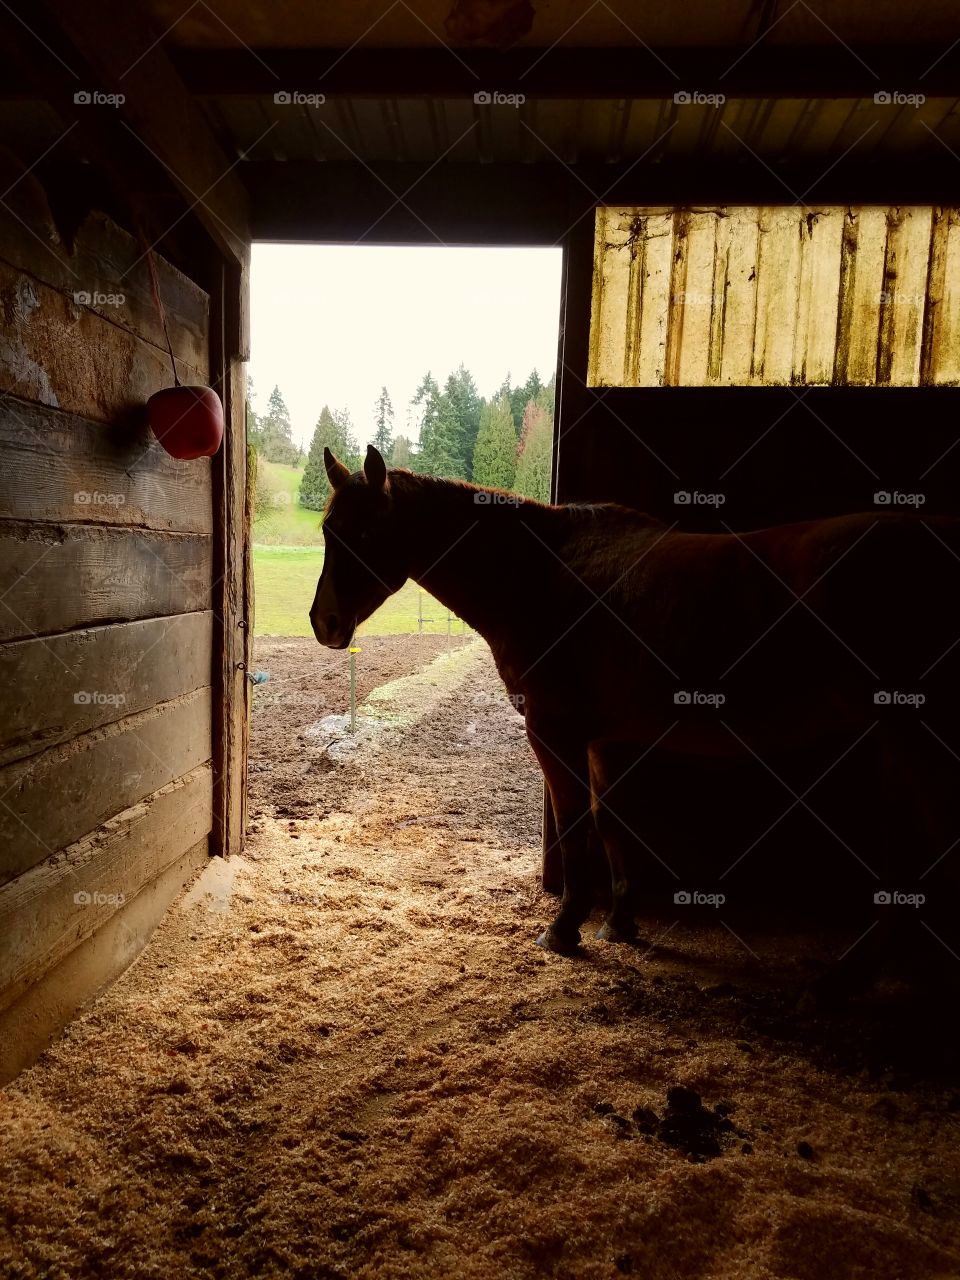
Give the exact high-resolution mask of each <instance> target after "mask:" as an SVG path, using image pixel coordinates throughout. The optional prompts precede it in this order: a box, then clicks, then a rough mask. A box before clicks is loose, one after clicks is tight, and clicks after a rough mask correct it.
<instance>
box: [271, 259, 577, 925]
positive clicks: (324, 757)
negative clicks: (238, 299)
mask: <svg viewBox="0 0 960 1280" xmlns="http://www.w3.org/2000/svg"><path fill="white" fill-rule="evenodd" d="M561 259H562V254H561V251H560V250H558V249H546V248H475V247H474V248H446V247H442V246H437V247H417V248H409V247H408V248H403V247H382V246H377V247H372V246H317V245H257V246H255V248H254V252H253V262H252V277H251V320H252V349H253V357H252V360H251V363H250V365H249V375H250V379H249V385H248V411H247V412H248V421H247V430H248V439H249V440H250V441H251V442H252V444H253V446H254V449H255V453H256V457H255V471H256V484H255V495H256V496H255V501H254V517H253V523H252V542H253V564H254V580H255V626H254V670H253V678H254V680H255V681H256V682H257V683H255V686H254V689H253V696H252V725H251V747H250V773H249V777H250V788H249V813H250V821H251V837H252V846H251V847H252V851H253V852H256V850H257V848H258V847H260V846H262V847H278V846H276V845H274V842H273V840H271V839H269V838H268V837H269V836H270V835H271V833H273V835H274V836H275V837H276V838H277V839H278V840H279V841H280V844H281V846H282V845H284V844H286V841H287V838H288V837H290V836H295V837H296V838H297V839H298V840H300V841H301V842H302V843H301V845H300V846H298V848H299V850H300V851H301V852H304V853H305V852H307V849H308V847H309V848H310V849H313V850H315V851H317V852H320V853H324V852H329V845H330V842H331V841H334V842H335V843H337V844H339V845H340V846H343V845H344V843H346V845H347V846H348V847H349V846H351V845H352V844H353V843H354V841H353V839H352V837H354V836H357V837H358V840H357V843H358V844H360V845H363V844H366V843H368V839H367V837H369V835H370V833H371V831H376V832H377V833H378V835H377V839H378V840H379V842H380V846H381V847H382V848H385V849H387V850H388V853H387V855H386V856H387V860H388V862H389V860H390V853H389V851H393V852H394V853H397V852H398V851H401V850H402V851H405V854H404V856H405V857H406V862H405V865H406V866H407V867H408V868H409V867H410V866H415V867H418V868H419V870H414V871H413V872H411V874H412V875H413V876H414V878H416V877H417V876H419V877H420V879H421V881H422V880H423V878H424V877H428V878H429V877H430V876H432V877H433V878H434V879H435V880H436V881H438V882H439V881H444V882H446V883H448V884H449V881H450V875H449V874H448V873H449V872H451V871H452V872H459V873H464V872H465V871H467V869H468V868H471V867H475V866H476V865H479V864H482V863H483V861H484V859H485V858H486V859H487V862H488V870H487V873H486V875H485V876H484V877H483V878H484V880H486V879H487V877H489V879H490V884H491V885H493V884H496V885H497V886H498V887H499V888H500V889H502V887H503V885H504V883H505V882H504V879H503V876H504V870H505V868H504V865H503V863H504V861H506V862H514V864H515V869H516V870H517V871H518V872H519V870H520V865H521V864H522V866H523V867H524V868H525V871H529V875H530V878H531V879H535V878H536V876H537V871H538V864H539V857H540V848H541V818H542V802H541V796H542V784H541V775H540V772H539V769H538V767H537V765H536V762H535V760H534V758H533V755H532V753H531V752H530V750H529V747H528V745H527V742H526V738H525V736H524V733H523V719H522V716H521V715H519V714H518V712H517V710H516V709H515V708H514V707H512V706H511V705H510V703H509V701H508V699H507V697H506V694H505V692H504V690H503V687H502V684H501V682H500V680H499V677H498V675H497V671H496V668H495V666H494V664H493V660H492V657H491V655H490V653H489V650H488V649H487V647H486V645H485V644H484V642H483V641H482V640H481V639H480V637H479V636H477V635H476V634H474V633H473V632H472V631H471V630H470V628H469V627H468V626H467V625H466V624H465V623H464V622H463V620H462V619H460V618H458V617H456V616H455V615H454V614H452V613H451V612H450V611H449V610H447V609H446V608H445V607H444V606H442V605H441V604H440V603H439V601H437V600H435V599H433V598H432V597H431V596H429V595H428V594H427V593H426V592H425V591H423V590H421V589H420V588H419V587H418V586H417V584H416V583H414V582H413V581H408V582H407V583H406V584H405V586H404V587H403V588H401V590H400V591H398V592H397V593H396V594H394V595H392V596H391V597H390V598H389V599H388V600H387V601H386V602H385V603H384V604H383V605H382V606H381V608H379V609H378V610H377V611H376V613H374V615H373V616H372V617H370V618H369V619H367V621H366V622H365V623H363V624H362V625H361V627H360V628H359V629H358V633H357V635H356V637H355V640H354V643H353V645H352V646H351V649H350V651H349V652H335V651H331V650H328V649H325V648H323V647H322V646H320V645H319V644H318V643H317V642H316V640H315V638H314V636H313V633H312V630H311V626H310V621H309V616H308V615H309V610H310V605H311V602H312V599H313V595H314V591H315V589H316V585H317V580H318V578H319V576H320V573H321V571H322V567H323V557H324V549H323V534H322V531H321V521H322V514H323V508H324V506H325V504H326V501H327V498H328V496H329V483H328V480H327V477H326V473H325V470H324V466H323V456H322V455H323V446H324V445H327V446H328V447H330V448H331V449H332V450H333V451H334V452H335V453H336V454H337V456H338V457H340V458H341V459H342V460H343V461H344V462H345V463H346V464H347V466H348V467H349V468H350V470H351V471H355V470H358V469H359V468H360V465H361V461H362V457H363V454H364V453H365V450H366V446H367V445H368V444H374V445H375V446H376V447H378V448H379V450H380V451H381V453H382V454H383V455H384V458H385V460H386V462H387V463H388V465H390V466H394V467H406V468H409V469H411V470H413V471H416V472H420V473H423V474H432V475H440V476H445V477H449V478H453V479H462V480H468V481H473V482H475V483H477V484H483V485H489V486H492V487H495V488H498V489H504V490H507V491H510V492H516V493H519V494H521V495H523V496H525V497H527V498H533V499H539V500H544V501H546V500H549V497H550V485H551V457H552V445H553V422H554V408H555V382H556V377H555V365H556V353H557V346H558V329H559V311H560V281H561ZM361 828H362V829H363V832H364V835H363V838H360V832H361ZM286 848H287V851H288V852H289V848H290V846H289V845H286ZM411 853H412V854H414V855H415V856H414V858H413V862H412V863H411V861H410V858H409V857H408V856H407V855H409V854H411ZM490 854H496V855H497V856H495V857H494V859H493V861H492V862H491V861H490V860H489V855H490ZM368 856H369V850H368ZM439 858H442V859H443V860H444V861H445V862H450V863H451V865H450V867H447V868H446V870H445V871H442V872H441V871H440V869H439V867H438V859H439ZM475 858H476V863H475V862H474V859H475ZM420 864H422V865H420ZM431 866H432V871H430V870H429V868H430V867H431ZM509 869H510V868H507V870H509ZM389 878H390V877H389V876H388V877H387V879H388V880H389ZM468 878H469V879H472V877H468ZM411 883H412V882H411ZM298 892H300V891H299V890H298ZM300 896H305V897H307V898H310V897H311V894H310V893H309V892H306V891H303V892H301V893H300ZM389 896H390V895H387V897H388V898H389ZM496 896H497V895H494V897H496ZM292 905H294V906H295V905H296V904H292ZM367 905H368V906H369V909H370V910H371V911H373V912H375V911H377V910H379V907H380V904H377V903H375V902H374V901H373V900H370V901H369V902H368V904H367ZM382 905H384V906H386V907H387V909H389V908H390V905H391V904H390V902H389V901H388V902H385V903H384V904H382Z"/></svg>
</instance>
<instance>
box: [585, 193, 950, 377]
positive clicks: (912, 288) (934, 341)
mask: <svg viewBox="0 0 960 1280" xmlns="http://www.w3.org/2000/svg"><path fill="white" fill-rule="evenodd" d="M589 382H590V385H592V386H611V387H612V386H616V387H631V386H633V387H654V386H782V385H790V384H797V385H806V386H812V385H850V386H918V385H919V386H953V385H957V384H960V211H958V210H956V209H935V208H929V207H923V206H917V207H909V208H908V207H887V208H879V207H855V208H840V207H836V208H829V209H817V210H814V211H811V210H808V209H806V208H803V209H800V208H782V207H779V208H758V207H753V206H751V207H746V206H744V207H725V208H721V207H716V208H698V209H687V208H685V209H665V208H616V209H614V208H607V209H599V210H598V211H597V222H596V251H595V274H594V286H593V311H592V319H591V342H590V374H589Z"/></svg>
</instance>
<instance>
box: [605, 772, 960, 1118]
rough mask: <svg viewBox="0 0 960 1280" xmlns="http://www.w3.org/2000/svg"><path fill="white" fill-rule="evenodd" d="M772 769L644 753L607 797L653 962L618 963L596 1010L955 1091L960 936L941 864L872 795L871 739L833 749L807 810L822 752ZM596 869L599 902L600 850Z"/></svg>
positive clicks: (644, 955) (902, 1083)
mask: <svg viewBox="0 0 960 1280" xmlns="http://www.w3.org/2000/svg"><path fill="white" fill-rule="evenodd" d="M625 750H626V749H625ZM836 755H839V751H837V752H836V753H835V756H836ZM625 759H626V757H625ZM774 765H775V768H774V769H773V770H771V769H770V768H768V767H767V766H765V765H761V764H759V763H758V764H753V763H751V764H749V765H743V764H742V763H727V762H715V761H711V762H691V761H689V760H683V761H680V760H670V759H660V760H657V761H653V760H650V759H649V758H648V759H647V760H645V761H644V764H643V767H642V770H637V771H635V772H634V773H632V774H629V775H628V781H627V783H625V785H624V786H623V787H621V788H620V789H619V790H618V791H617V792H616V793H611V794H610V796H609V797H608V803H610V804H611V805H615V807H616V808H615V811H616V813H617V816H618V818H619V819H620V820H621V822H623V823H624V824H625V826H626V827H628V828H629V830H630V831H631V832H633V833H634V836H635V842H634V844H635V851H636V863H635V874H636V887H637V893H638V920H639V926H640V940H639V941H638V943H637V944H636V947H635V948H633V953H634V954H635V955H636V956H637V957H639V958H640V959H641V961H647V960H650V961H656V962H657V964H658V967H659V968H661V972H660V974H658V975H655V976H654V977H653V978H652V980H651V982H650V983H644V984H643V985H642V986H640V985H638V984H637V982H636V980H635V976H634V975H635V974H637V973H638V972H639V973H642V972H643V965H642V964H641V967H640V969H639V970H638V969H632V970H629V971H627V970H625V971H624V978H623V981H622V982H621V984H620V988H618V991H617V992H616V993H614V996H613V1000H612V1004H611V1008H610V1010H608V1014H609V1016H611V1017H616V1018H620V1017H623V1018H631V1017H638V1018H639V1017H643V1018H649V1017H656V1018H658V1019H660V1020H662V1021H664V1022H665V1023H667V1024H669V1025H670V1026H671V1028H672V1029H673V1030H674V1031H675V1032H676V1029H677V1023H678V1022H682V1024H683V1026H684V1028H685V1029H686V1031H687V1032H688V1034H689V1036H690V1037H691V1038H696V1037H697V1035H698V1034H700V1035H704V1034H706V1032H707V1031H708V1029H709V1030H710V1031H713V1032H716V1033H717V1034H719V1035H721V1036H726V1037H728V1038H730V1039H732V1040H734V1041H736V1042H737V1043H740V1044H742V1045H743V1046H744V1051H746V1052H750V1051H752V1047H755V1046H757V1044H758V1042H763V1044H764V1047H765V1052H771V1051H772V1052H774V1053H776V1052H782V1053H789V1054H792V1055H796V1056H799V1057H802V1058H805V1059H807V1060H808V1061H810V1062H811V1063H814V1064H815V1065H817V1066H819V1067H822V1068H824V1069H828V1070H831V1071H836V1072H841V1073H845V1074H846V1073H851V1072H864V1073H866V1074H867V1075H868V1076H869V1077H871V1078H872V1079H875V1080H878V1081H880V1082H882V1083H884V1084H886V1085H889V1086H890V1087H895V1088H904V1089H907V1088H911V1087H914V1086H931V1087H949V1086H951V1085H953V1084H955V1083H956V1082H957V1079H958V1074H960V1043H958V1042H957V1039H956V1037H955V1035H954V1032H953V1028H952V1025H951V1017H950V1010H951V1009H953V1008H954V1007H955V1006H956V1001H957V998H958V996H960V937H958V935H957V927H956V919H955V913H954V912H953V910H952V908H951V902H952V898H951V893H950V881H949V874H950V872H949V863H950V859H949V857H944V858H942V860H941V861H939V862H938V863H937V864H936V865H934V866H929V865H919V864H920V862H921V861H923V859H921V858H920V857H919V856H918V839H917V835H916V831H915V830H913V829H912V827H911V824H910V818H909V815H898V814H897V813H896V812H893V811H891V808H890V807H889V806H888V805H886V804H884V803H882V802H881V801H882V799H883V797H882V794H880V793H878V788H877V771H876V765H877V753H876V751H875V750H873V751H871V750H864V751H862V752H861V753H860V754H859V755H856V754H851V755H850V756H848V757H847V758H845V759H844V760H841V761H840V762H839V763H838V764H837V765H836V767H835V768H834V769H832V770H831V772H830V773H829V774H828V775H827V776H826V777H823V778H822V780H821V781H820V782H819V783H818V785H816V786H815V787H814V788H813V789H812V790H811V791H810V792H809V799H808V801H807V802H806V803H798V802H797V799H796V797H798V796H800V797H802V796H804V795H806V794H807V789H808V788H809V787H810V786H811V784H812V783H814V782H815V781H816V780H817V779H818V778H819V776H820V774H821V773H822V771H823V770H822V756H821V754H820V753H818V752H817V753H814V752H797V753H794V754H793V755H790V756H784V757H781V758H778V759H777V760H776V761H775V762H774ZM638 775H639V777H642V786H639V785H638ZM945 847H946V846H945ZM594 866H595V876H596V883H597V896H598V900H600V901H602V900H603V899H604V897H605V883H604V882H605V878H606V867H605V859H603V858H602V856H601V853H600V850H599V849H598V848H597V847H596V846H595V847H594ZM916 899H919V901H916ZM599 919H600V916H599V914H597V915H595V917H594V918H593V919H592V920H591V922H590V924H589V925H588V926H587V928H586V929H585V930H584V936H585V938H587V939H589V938H591V937H592V933H593V932H594V930H595V928H596V923H597V922H598V921H599ZM891 921H893V922H894V924H895V928H894V929H893V931H892V936H891V937H890V939H889V940H888V941H886V942H883V943H881V944H880V945H879V946H878V947H877V951H878V956H877V959H876V963H875V965H874V966H872V967H871V973H870V976H869V979H868V980H866V981H865V982H864V984H863V987H862V989H859V990H857V991H856V992H855V993H854V994H852V995H851V996H849V997H840V996H838V999H837V1001H836V1004H835V1006H831V1004H830V1003H829V1002H828V1001H826V1000H824V999H823V990H825V991H826V993H827V994H829V993H830V989H831V977H830V975H831V974H832V973H833V972H835V966H836V965H837V962H838V960H839V959H841V958H842V957H844V956H845V955H846V954H848V953H849V954H853V953H854V952H855V951H856V948H857V947H861V946H865V945H867V946H869V945H870V944H871V943H872V942H873V941H874V935H876V937H878V938H879V937H882V936H883V934H884V931H885V930H887V929H888V927H889V926H890V924H891ZM594 945H596V944H594ZM664 967H665V968H666V972H663V968H664ZM818 979H821V980H823V981H822V984H821V986H822V990H821V1001H820V1004H819V1005H817V1004H816V1003H815V1002H814V1001H813V1000H812V999H811V997H810V989H811V986H812V985H813V984H815V983H816V982H817V980H818ZM604 1016H607V1015H604ZM957 1104H958V1106H960V1094H958V1095H957Z"/></svg>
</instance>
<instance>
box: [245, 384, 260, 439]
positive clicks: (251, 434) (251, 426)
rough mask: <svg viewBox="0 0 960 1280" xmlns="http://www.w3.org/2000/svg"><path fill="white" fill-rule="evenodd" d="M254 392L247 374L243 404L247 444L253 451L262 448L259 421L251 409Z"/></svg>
mask: <svg viewBox="0 0 960 1280" xmlns="http://www.w3.org/2000/svg"><path fill="white" fill-rule="evenodd" d="M255 394H256V392H255V391H254V389H253V379H252V378H251V377H250V375H249V373H248V374H247V396H246V401H245V403H244V408H245V410H246V421H247V444H248V445H253V447H254V449H256V450H258V451H259V450H260V449H262V448H263V428H262V426H261V425H260V419H259V417H258V416H257V414H256V412H255V411H254V408H253V398H254V396H255Z"/></svg>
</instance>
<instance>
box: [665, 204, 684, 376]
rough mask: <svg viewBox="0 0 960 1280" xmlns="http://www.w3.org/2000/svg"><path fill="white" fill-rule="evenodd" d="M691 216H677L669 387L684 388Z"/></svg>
mask: <svg viewBox="0 0 960 1280" xmlns="http://www.w3.org/2000/svg"><path fill="white" fill-rule="evenodd" d="M689 226H690V214H689V213H688V212H687V211H686V210H684V209H678V210H677V211H676V213H675V214H674V215H673V255H672V260H671V263H670V293H669V298H668V302H667V306H668V312H667V341H666V348H665V350H664V357H663V381H664V385H665V386H668V387H676V386H679V385H680V361H681V359H682V357H683V320H684V316H685V314H686V313H685V311H684V306H683V295H684V293H685V292H686V288H687V258H688V254H689V246H688V243H687V231H688V230H689Z"/></svg>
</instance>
